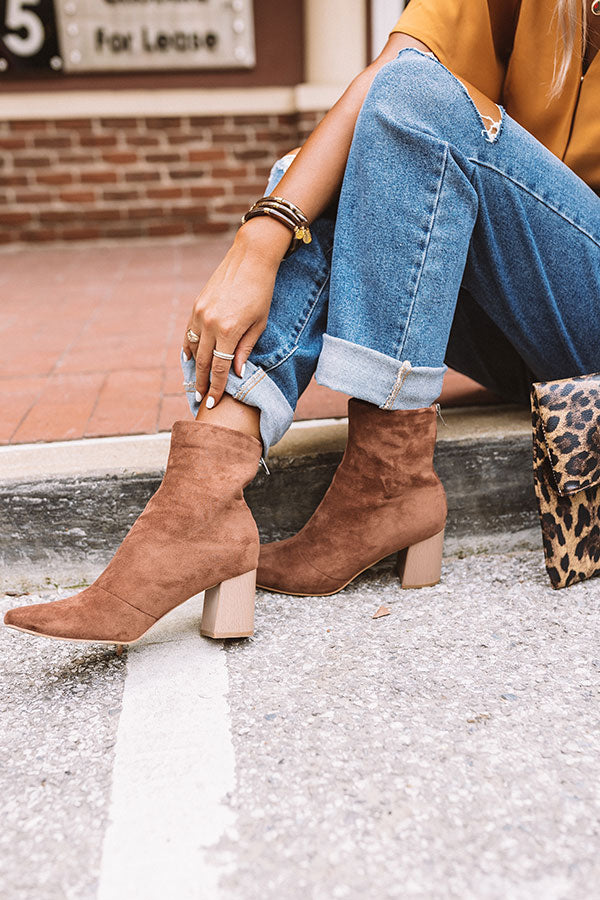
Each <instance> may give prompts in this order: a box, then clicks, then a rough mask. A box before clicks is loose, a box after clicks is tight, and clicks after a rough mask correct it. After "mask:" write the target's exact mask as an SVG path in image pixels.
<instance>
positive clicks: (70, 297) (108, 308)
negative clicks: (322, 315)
mask: <svg viewBox="0 0 600 900" xmlns="http://www.w3.org/2000/svg"><path fill="white" fill-rule="evenodd" d="M228 245H229V240H227V239H223V238H221V237H219V238H203V239H201V240H199V241H197V242H196V241H195V242H193V243H172V242H169V243H146V244H139V243H135V244H134V243H124V244H122V245H120V246H101V245H98V246H82V245H79V246H72V247H60V248H48V247H45V248H37V247H35V248H27V249H21V250H18V251H3V252H2V253H0V290H1V292H2V302H1V305H0V336H1V345H2V352H1V355H0V443H2V444H7V443H27V442H31V441H58V440H72V439H75V438H81V437H99V436H104V435H120V434H150V433H154V432H156V431H165V430H169V429H170V428H171V425H172V423H173V422H174V421H175V420H176V419H178V418H182V417H187V416H188V415H189V409H188V405H187V401H186V399H185V394H184V393H183V389H182V386H181V381H182V379H181V372H180V368H179V350H180V346H181V334H182V330H183V328H184V326H185V323H186V321H187V316H188V313H189V310H190V307H191V303H192V301H193V298H194V296H195V295H196V294H197V293H198V291H199V290H200V288H201V287H202V285H203V284H204V283H205V282H206V280H207V279H208V277H209V276H210V274H211V272H212V271H213V270H214V268H215V266H216V265H217V264H218V262H219V260H220V259H221V258H222V256H223V254H224V252H225V250H226V248H227V246H228ZM443 399H444V402H446V403H447V404H448V405H450V404H456V403H457V402H476V401H477V400H481V399H484V400H485V392H483V391H482V389H480V388H479V387H478V386H477V385H475V384H474V382H471V381H469V379H465V378H463V377H462V376H458V375H456V374H455V373H449V376H447V381H446V386H445V390H444V395H443ZM345 405H346V401H345V398H344V396H343V395H341V394H336V393H334V392H332V391H328V390H327V389H325V388H321V387H319V386H318V385H316V384H314V383H313V384H312V385H311V386H310V387H309V389H308V391H307V392H306V393H305V394H304V396H303V398H302V400H301V401H300V405H299V408H298V413H297V417H298V418H320V417H329V416H343V415H345Z"/></svg>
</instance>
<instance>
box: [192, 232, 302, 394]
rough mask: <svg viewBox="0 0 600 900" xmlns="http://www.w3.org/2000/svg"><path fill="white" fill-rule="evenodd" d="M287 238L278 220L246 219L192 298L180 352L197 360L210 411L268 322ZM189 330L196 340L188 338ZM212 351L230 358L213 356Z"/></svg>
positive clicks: (199, 382)
mask: <svg viewBox="0 0 600 900" xmlns="http://www.w3.org/2000/svg"><path fill="white" fill-rule="evenodd" d="M251 225H253V226H254V227H253V228H252V229H251V228H250V226H251ZM289 242H290V234H289V231H288V230H287V229H286V228H285V226H283V225H281V224H280V223H279V222H275V221H273V220H270V219H266V218H265V217H260V218H257V219H252V220H251V221H250V222H247V223H246V224H245V225H244V226H242V228H240V230H239V231H238V233H237V235H236V239H235V241H234V243H233V245H232V247H231V248H230V249H229V250H228V252H227V253H226V255H225V257H224V259H223V261H222V262H221V263H220V265H219V266H218V267H217V269H216V270H215V271H214V272H213V274H212V275H211V277H210V279H209V280H208V282H207V284H206V285H205V287H204V288H203V290H202V291H201V293H200V294H199V295H198V297H197V298H196V300H195V301H194V306H193V308H192V314H191V317H190V319H189V321H188V324H187V329H186V335H185V337H184V341H183V351H184V353H185V354H186V356H187V358H188V359H189V358H190V357H191V356H194V358H195V360H196V391H197V392H198V394H200V395H201V399H202V397H205V396H206V394H207V393H208V392H209V391H210V393H209V396H208V398H207V400H206V405H207V407H208V408H209V409H211V408H212V407H213V406H215V405H216V404H217V403H218V402H219V400H220V399H221V397H222V396H223V392H224V390H225V385H226V384H227V377H228V375H229V370H230V368H231V365H232V364H233V369H234V372H235V373H236V375H239V376H240V377H242V376H243V371H244V365H245V363H246V360H247V359H248V357H249V356H250V353H251V352H252V349H253V347H254V345H255V343H256V341H257V340H258V338H259V337H260V335H261V334H262V332H263V331H264V329H265V326H266V324H267V317H268V315H269V309H270V306H271V298H272V296H273V286H274V284H275V277H276V275H277V269H278V267H279V263H280V261H281V258H282V257H283V254H284V253H285V250H286V248H287V247H288V245H289ZM188 331H192V332H193V333H194V334H196V335H197V336H198V338H199V340H198V341H190V340H189V336H188ZM213 350H218V351H219V353H223V354H228V355H229V356H231V357H232V358H231V359H222V358H220V357H216V356H213ZM196 399H198V398H197V397H196Z"/></svg>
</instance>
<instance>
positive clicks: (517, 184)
mask: <svg viewBox="0 0 600 900" xmlns="http://www.w3.org/2000/svg"><path fill="white" fill-rule="evenodd" d="M467 158H468V160H469V162H470V163H473V164H474V165H478V166H481V167H482V168H484V169H489V171H490V172H495V173H496V174H497V175H500V176H501V177H502V178H506V180H507V181H510V183H511V184H514V185H515V187H518V188H521V190H522V191H524V192H525V193H526V194H528V195H529V196H530V197H533V199H534V200H537V201H538V202H539V203H543V205H544V206H545V207H546V208H547V209H549V210H550V212H553V213H555V214H556V215H557V216H559V217H560V218H561V219H564V221H565V222H567V224H569V225H572V226H573V228H576V229H577V230H578V231H580V232H581V234H583V235H584V236H585V237H587V238H589V239H590V241H591V242H592V243H593V244H595V245H596V247H599V248H600V240H598V239H597V238H596V237H594V235H593V234H590V233H589V231H587V230H586V229H585V228H584V227H583V226H582V225H580V224H579V223H578V222H574V221H573V219H571V218H570V217H569V216H568V215H567V214H566V213H564V212H563V211H562V210H560V209H558V208H557V207H556V206H553V205H552V203H550V202H549V201H548V200H547V199H546V198H545V197H541V196H540V195H539V194H537V193H536V192H535V191H533V190H532V189H531V188H530V187H528V186H527V185H526V184H522V183H521V182H520V181H517V179H516V178H514V177H513V176H512V175H509V174H508V172H503V171H502V169H499V168H498V167H497V166H493V165H491V164H490V163H488V162H484V161H483V160H480V159H477V158H471V157H467Z"/></svg>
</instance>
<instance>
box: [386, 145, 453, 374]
mask: <svg viewBox="0 0 600 900" xmlns="http://www.w3.org/2000/svg"><path fill="white" fill-rule="evenodd" d="M448 152H449V151H448V145H447V144H445V145H444V158H443V160H442V166H441V171H440V175H439V178H438V185H437V190H436V194H435V198H434V201H433V209H432V211H431V216H430V219H429V227H428V229H427V240H426V242H425V247H424V248H423V255H422V259H421V266H420V268H419V274H418V275H417V281H416V284H415V287H414V291H413V297H412V302H411V304H410V307H409V310H408V315H407V317H406V325H405V327H404V334H403V336H402V341H401V343H400V346H399V347H398V352H397V356H398V359H400V358H401V357H402V352H403V350H404V347H405V346H406V338H407V336H408V330H409V328H410V323H411V321H412V316H413V312H414V309H415V304H416V302H417V294H418V293H419V287H420V284H421V278H422V277H423V269H424V268H425V263H426V261H427V253H428V250H429V245H430V243H431V233H432V231H433V229H434V227H435V220H436V216H437V211H438V206H439V202H440V194H441V193H442V185H443V183H444V176H445V174H446V169H447V168H448Z"/></svg>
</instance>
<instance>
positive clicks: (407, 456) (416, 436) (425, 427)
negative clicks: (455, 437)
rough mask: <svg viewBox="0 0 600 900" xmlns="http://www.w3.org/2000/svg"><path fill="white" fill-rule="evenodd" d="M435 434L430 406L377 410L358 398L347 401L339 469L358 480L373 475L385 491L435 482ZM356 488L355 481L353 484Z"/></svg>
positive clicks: (436, 480) (433, 409) (435, 428)
mask: <svg viewBox="0 0 600 900" xmlns="http://www.w3.org/2000/svg"><path fill="white" fill-rule="evenodd" d="M436 435H437V422H436V410H435V408H434V407H426V408H422V409H408V410H404V409H402V410H385V409H379V408H378V407H376V406H373V405H372V404H370V403H365V402H364V401H362V400H355V399H352V400H350V401H349V403H348V442H347V445H346V450H345V453H344V459H343V464H342V465H343V468H344V470H346V471H348V472H353V473H355V476H356V478H357V479H358V481H360V482H362V481H363V480H365V479H366V480H367V481H369V479H370V478H373V477H375V478H376V479H377V481H378V482H381V481H382V480H383V482H385V484H386V493H387V492H388V491H392V492H395V491H400V490H402V489H405V488H406V487H407V486H408V485H413V484H414V485H417V484H418V485H425V484H436V483H437V482H438V480H439V479H438V477H437V475H436V474H435V470H434V468H433V454H434V450H435V440H436ZM357 487H358V483H357Z"/></svg>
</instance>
